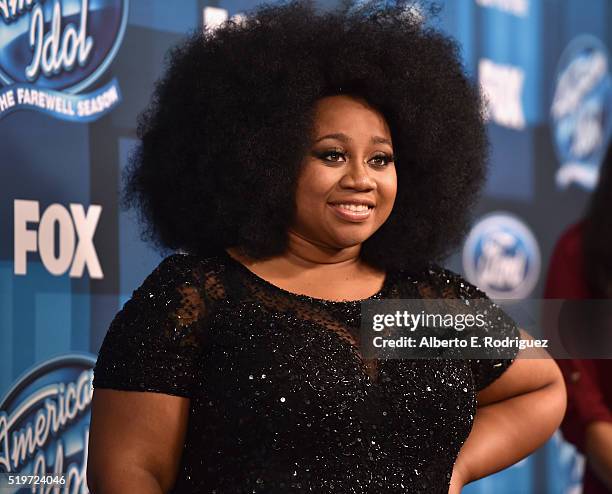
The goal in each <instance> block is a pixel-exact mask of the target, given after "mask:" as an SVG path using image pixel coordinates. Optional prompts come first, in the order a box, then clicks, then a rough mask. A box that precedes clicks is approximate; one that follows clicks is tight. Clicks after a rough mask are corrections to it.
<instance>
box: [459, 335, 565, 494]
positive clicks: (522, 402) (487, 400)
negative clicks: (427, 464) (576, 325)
mask: <svg viewBox="0 0 612 494" xmlns="http://www.w3.org/2000/svg"><path fill="white" fill-rule="evenodd" d="M521 337H522V339H533V338H531V336H530V335H528V334H527V333H526V332H524V331H523V330H521ZM527 352H529V357H531V358H520V357H521V356H523V355H526V354H527ZM521 353H522V354H523V355H519V357H517V359H516V360H515V361H514V362H513V363H512V365H510V367H509V368H508V370H506V371H505V372H504V373H503V374H502V375H501V376H500V377H499V378H498V379H497V380H496V381H494V382H493V383H492V384H490V385H489V386H487V387H486V388H484V389H483V390H482V391H480V392H479V393H478V395H477V400H478V409H477V411H476V417H475V418H474V424H473V427H472V431H471V433H470V435H469V437H468V438H467V440H466V441H465V443H464V444H463V447H462V448H461V451H460V452H459V455H458V457H457V461H456V462H455V467H454V469H453V477H452V479H451V489H450V491H449V494H454V493H459V492H460V491H461V487H463V486H464V485H465V484H467V483H469V482H472V481H474V480H477V479H480V478H482V477H485V476H487V475H490V474H492V473H495V472H497V471H499V470H502V469H504V468H506V467H508V466H510V465H513V464H514V463H516V462H517V461H519V460H521V459H522V458H524V457H525V456H527V455H528V454H530V453H531V452H533V451H534V450H535V449H537V448H538V447H539V446H541V445H542V444H543V443H544V442H545V441H546V440H547V439H548V438H549V437H550V436H551V435H552V434H553V433H554V432H555V430H556V429H557V427H559V424H560V423H561V420H562V419H563V415H564V413H565V406H566V393H565V384H564V382H563V376H562V375H561V371H560V370H559V368H558V366H557V364H556V363H555V361H554V360H552V359H551V358H550V356H549V355H548V354H547V353H546V352H545V351H544V350H542V349H529V350H522V351H521ZM534 357H536V358H534Z"/></svg>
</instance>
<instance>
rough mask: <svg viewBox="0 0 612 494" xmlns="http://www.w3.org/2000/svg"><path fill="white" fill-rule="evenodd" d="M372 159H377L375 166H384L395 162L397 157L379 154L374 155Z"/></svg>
mask: <svg viewBox="0 0 612 494" xmlns="http://www.w3.org/2000/svg"><path fill="white" fill-rule="evenodd" d="M370 161H375V163H374V165H375V166H380V167H383V166H386V165H388V164H389V163H393V161H395V158H394V157H393V156H389V155H387V154H379V155H378V156H374V157H373V158H372V159H371V160H370Z"/></svg>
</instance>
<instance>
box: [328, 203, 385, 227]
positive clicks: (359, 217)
mask: <svg viewBox="0 0 612 494" xmlns="http://www.w3.org/2000/svg"><path fill="white" fill-rule="evenodd" d="M328 206H329V207H330V208H331V210H332V211H333V212H334V214H336V215H337V216H338V218H340V219H342V220H346V221H350V222H354V223H361V222H364V221H366V220H367V219H368V218H370V216H371V214H372V211H373V210H374V206H373V205H370V204H366V203H363V202H333V203H332V202H330V203H328Z"/></svg>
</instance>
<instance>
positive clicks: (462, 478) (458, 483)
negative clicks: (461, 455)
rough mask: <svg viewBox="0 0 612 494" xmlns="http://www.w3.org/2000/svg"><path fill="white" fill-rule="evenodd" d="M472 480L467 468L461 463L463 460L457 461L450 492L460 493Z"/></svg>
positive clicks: (452, 493)
mask: <svg viewBox="0 0 612 494" xmlns="http://www.w3.org/2000/svg"><path fill="white" fill-rule="evenodd" d="M469 481H470V479H469V476H468V474H467V472H466V470H465V469H464V468H463V466H462V465H461V462H459V461H457V462H455V465H454V466H453V474H452V476H451V480H450V487H449V490H448V494H459V493H460V492H461V489H462V488H463V487H464V486H465V485H466V484H467V483H468V482H469Z"/></svg>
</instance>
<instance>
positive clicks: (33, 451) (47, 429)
mask: <svg viewBox="0 0 612 494" xmlns="http://www.w3.org/2000/svg"><path fill="white" fill-rule="evenodd" d="M94 363H95V358H94V357H93V356H89V355H80V354H74V355H67V356H63V357H57V358H54V359H51V360H49V361H47V362H45V363H43V364H41V365H39V366H37V367H35V368H34V369H32V370H30V371H29V372H27V373H26V374H25V375H24V376H22V377H21V378H20V379H19V380H18V381H17V382H16V383H15V385H14V386H13V388H12V389H11V390H10V391H9V392H8V393H7V395H6V396H5V397H4V399H3V400H2V402H0V473H7V474H17V475H20V476H21V475H24V476H26V475H28V476H29V475H32V476H35V477H37V478H39V477H40V478H53V479H62V481H61V485H60V483H56V484H55V485H49V484H47V485H45V484H43V483H40V484H38V485H34V486H28V487H27V490H29V491H31V492H41V493H43V492H66V493H77V492H80V493H85V492H88V490H87V481H86V468H87V444H88V441H89V422H90V405H91V399H92V386H91V380H92V376H93V370H92V369H93V366H94ZM33 487H35V489H34V488H33ZM5 489H8V490H5ZM11 489H12V490H11ZM20 489H21V491H23V490H24V486H23V485H22V486H18V485H11V486H8V487H7V486H3V489H2V492H7V494H8V493H9V492H19V491H20Z"/></svg>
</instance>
